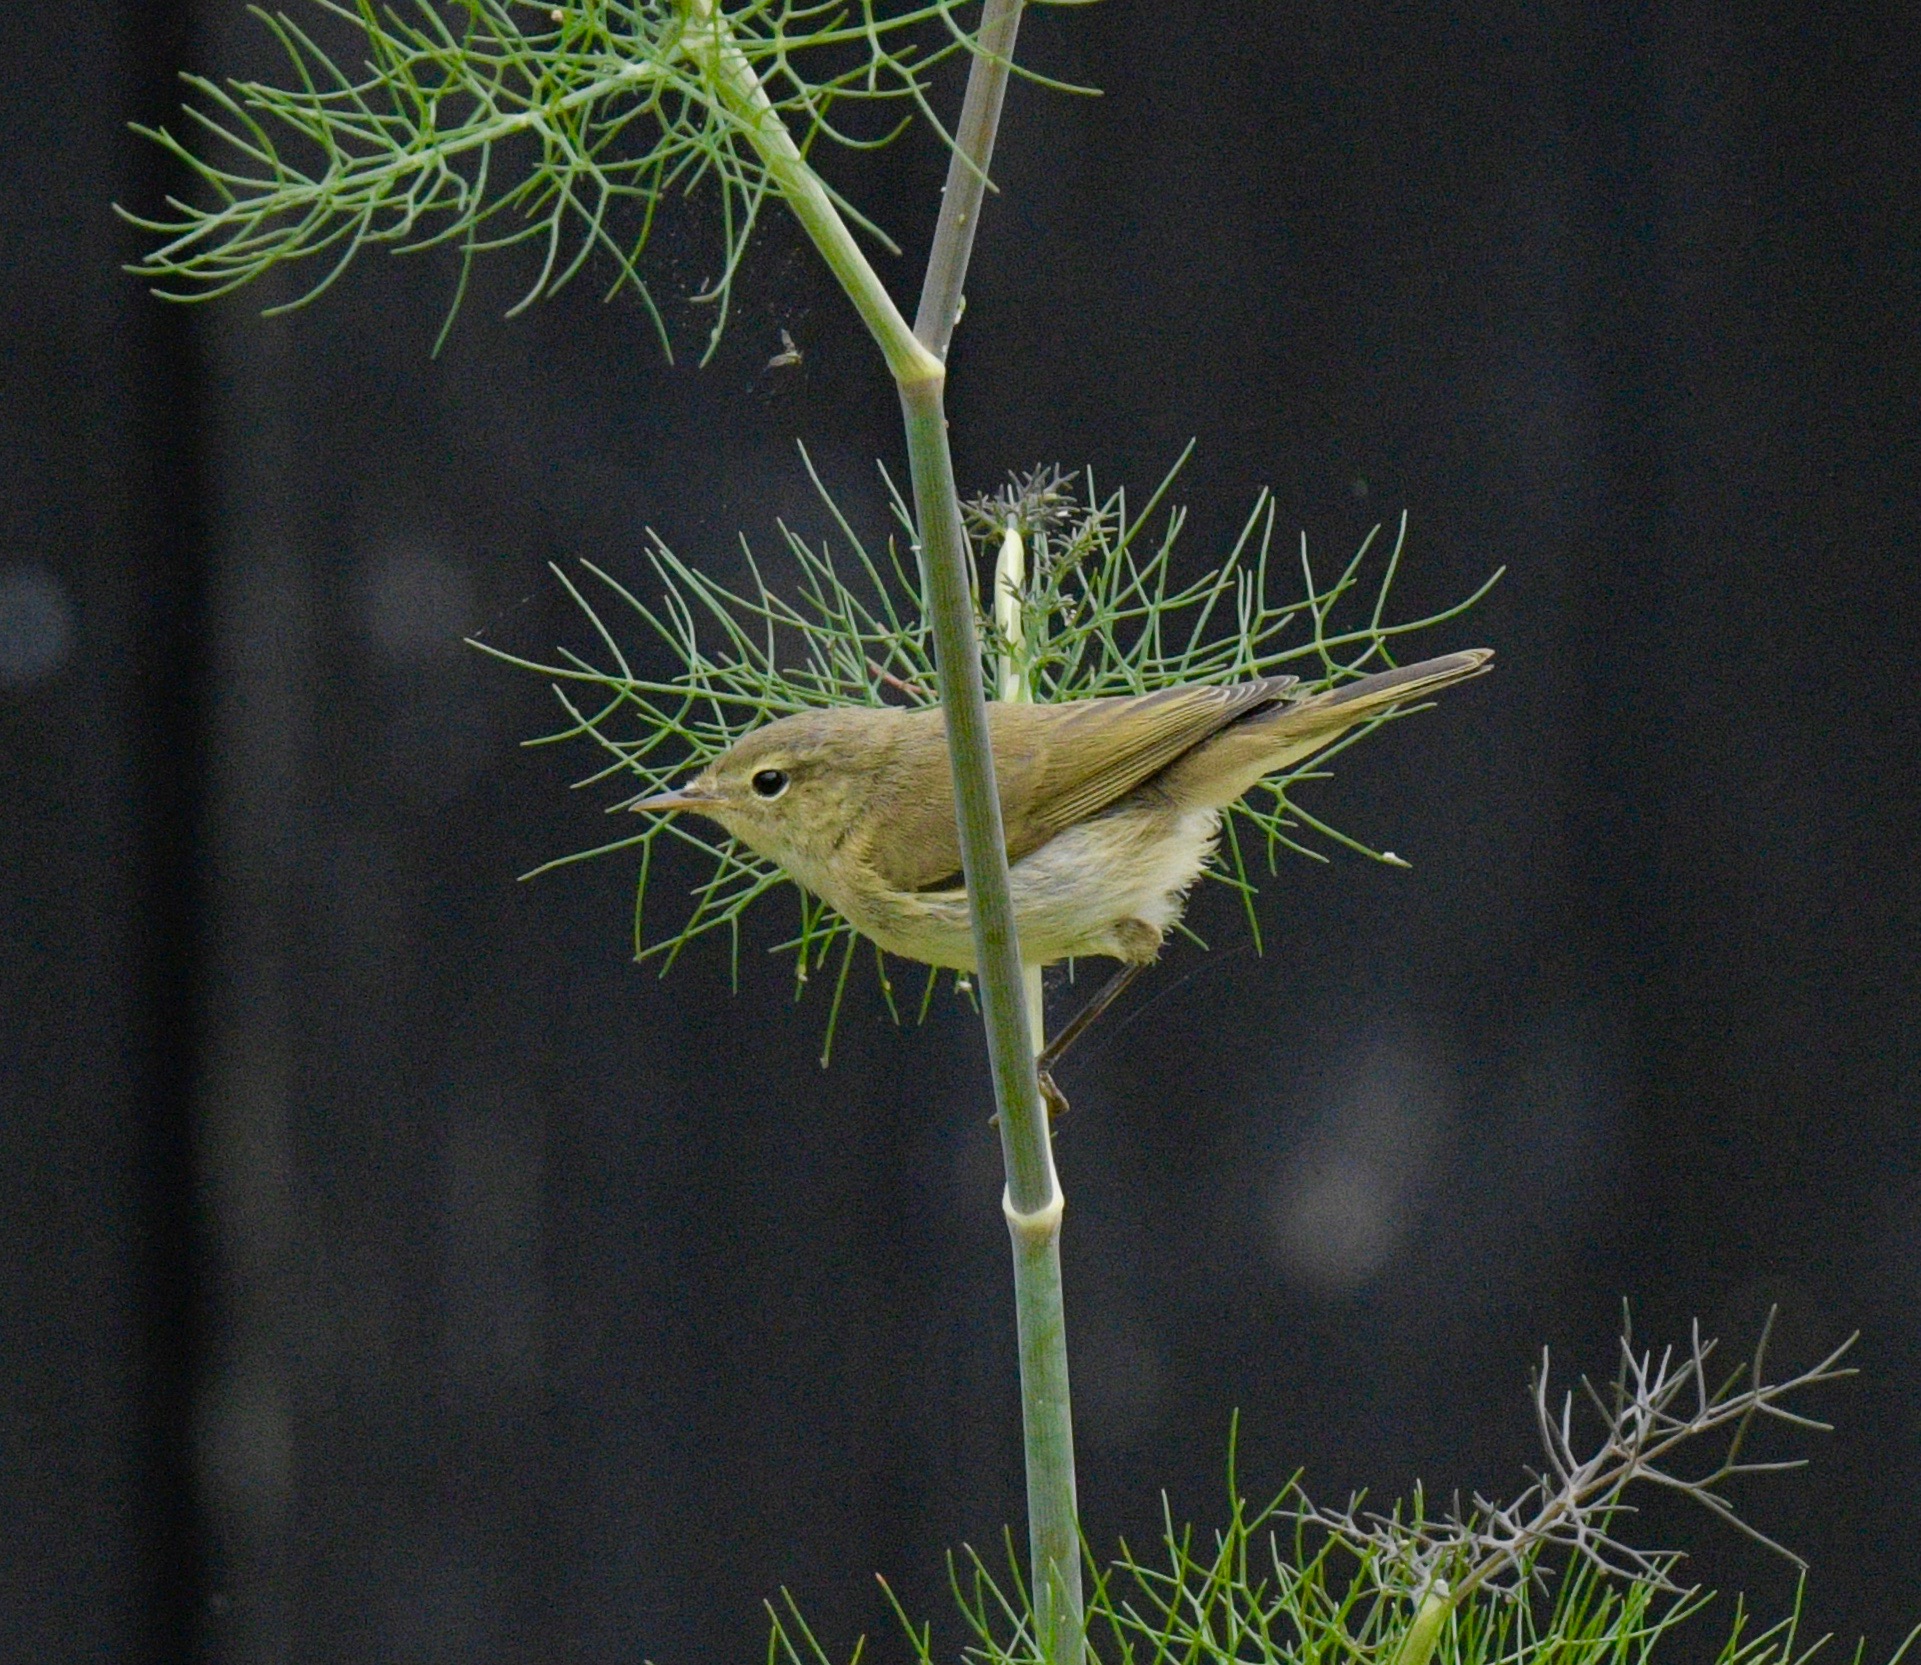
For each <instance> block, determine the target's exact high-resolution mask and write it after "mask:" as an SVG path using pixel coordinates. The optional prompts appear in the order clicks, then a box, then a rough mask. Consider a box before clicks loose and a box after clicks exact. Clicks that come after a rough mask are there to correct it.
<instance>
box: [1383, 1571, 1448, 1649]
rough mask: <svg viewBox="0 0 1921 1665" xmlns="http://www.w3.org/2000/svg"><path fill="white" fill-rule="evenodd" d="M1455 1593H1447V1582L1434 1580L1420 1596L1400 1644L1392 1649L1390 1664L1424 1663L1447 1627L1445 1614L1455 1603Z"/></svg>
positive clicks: (1446, 1615) (1446, 1614)
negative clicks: (1410, 1622) (1440, 1582)
mask: <svg viewBox="0 0 1921 1665" xmlns="http://www.w3.org/2000/svg"><path fill="white" fill-rule="evenodd" d="M1459 1603H1460V1597H1459V1596H1458V1595H1456V1596H1453V1597H1450V1596H1449V1594H1448V1590H1447V1586H1446V1585H1444V1584H1437V1585H1435V1586H1434V1587H1433V1588H1432V1589H1430V1590H1428V1591H1427V1593H1426V1594H1425V1595H1423V1596H1422V1597H1421V1605H1420V1608H1419V1610H1418V1611H1417V1612H1416V1613H1415V1615H1414V1622H1413V1623H1412V1624H1411V1625H1409V1626H1408V1627H1407V1633H1406V1635H1404V1636H1403V1637H1402V1638H1401V1645H1400V1646H1399V1647H1398V1648H1396V1649H1395V1651H1394V1661H1393V1665H1428V1661H1429V1660H1430V1659H1432V1658H1433V1657H1434V1649H1435V1647H1436V1646H1437V1645H1438V1644H1439V1642H1440V1640H1441V1633H1442V1631H1443V1630H1445V1629H1446V1627H1447V1619H1448V1615H1449V1614H1450V1613H1452V1612H1453V1611H1454V1609H1455V1608H1456V1607H1457V1606H1458V1605H1459Z"/></svg>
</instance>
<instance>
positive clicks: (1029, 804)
mask: <svg viewBox="0 0 1921 1665" xmlns="http://www.w3.org/2000/svg"><path fill="white" fill-rule="evenodd" d="M1492 657H1493V655H1492V654H1491V653H1490V652H1488V651H1487V650H1486V649H1475V650H1472V651H1470V652H1466V653H1453V654H1448V655H1446V656H1445V657H1443V658H1439V659H1429V660H1426V661H1424V662H1423V663H1421V664H1418V665H1408V666H1404V667H1402V668H1401V669H1398V670H1392V671H1383V672H1380V673H1379V674H1377V675H1374V676H1367V677H1362V678H1360V679H1359V680H1358V681H1355V682H1350V683H1347V684H1346V685H1344V686H1342V687H1340V688H1336V689H1333V690H1331V691H1329V692H1327V693H1323V694H1316V695H1313V696H1311V697H1309V698H1306V699H1298V698H1294V697H1292V694H1291V690H1292V689H1293V688H1294V687H1295V685H1296V679H1295V678H1293V677H1264V678H1260V679H1258V680H1255V681H1250V682H1237V683H1231V684H1227V685H1225V686H1216V685H1212V684H1187V685H1183V686H1181V687H1177V688H1167V689H1163V690H1161V691H1160V692H1158V693H1153V694H1141V695H1137V696H1134V697H1131V698H1116V699H1093V700H1077V701H1070V702H1067V703H1063V704H1059V705H1021V704H1010V703H1005V702H998V701H997V702H995V703H993V704H991V705H989V706H988V708H987V716H988V731H989V734H990V735H991V737H992V741H993V747H994V771H995V775H996V778H997V780H998V782H999V787H1000V800H1001V818H1002V821H1003V823H1004V826H1005V831H1006V837H1007V860H1008V869H1009V880H1010V883H1011V885H1012V888H1013V895H1014V916H1015V921H1016V923H1017V925H1018V927H1019V930H1020V939H1021V957H1022V959H1023V960H1024V961H1026V963H1028V964H1029V965H1049V964H1052V963H1053V962H1054V961H1056V960H1061V959H1066V958H1068V957H1069V956H1081V957H1085V956H1091V955H1107V956H1111V957H1112V958H1114V959H1118V960H1123V961H1126V962H1128V963H1130V964H1141V963H1144V962H1145V961H1148V960H1151V959H1153V958H1154V956H1155V955H1156V954H1157V953H1158V952H1159V951H1160V946H1161V940H1162V938H1163V937H1164V936H1165V934H1166V932H1167V929H1168V927H1169V926H1170V925H1172V924H1173V922H1174V921H1175V920H1176V919H1178V918H1179V917H1180V912H1181V907H1182V904H1183V902H1184V901H1185V899H1186V895H1187V891H1188V888H1189V887H1190V886H1191V885H1192V884H1193V882H1194V880H1195V879H1196V878H1198V877H1199V876H1200V871H1201V868H1202V866H1203V865H1204V864H1205V862H1206V860H1207V857H1208V855H1209V853H1210V852H1211V851H1212V849H1213V847H1214V839H1215V836H1216V834H1217V833H1218V832H1219V830H1220V820H1221V812H1222V811H1223V810H1224V809H1225V808H1226V807H1227V806H1228V805H1229V804H1231V803H1233V802H1234V801H1235V800H1236V799H1238V798H1239V797H1241V795H1242V794H1243V793H1245V792H1247V791H1248V790H1249V789H1250V788H1251V787H1253V786H1254V785H1255V784H1256V783H1257V782H1258V781H1260V780H1262V779H1264V778H1266V777H1267V776H1270V775H1275V774H1279V773H1280V772H1282V771H1283V770H1286V769H1290V768H1292V767H1293V766H1294V765H1295V764H1297V763H1299V762H1301V761H1302V760H1304V759H1305V758H1308V757H1311V756H1312V755H1313V754H1314V753H1315V752H1317V751H1319V750H1321V749H1322V748H1323V747H1324V746H1328V745H1331V744H1332V743H1333V742H1334V741H1335V740H1338V739H1339V738H1340V737H1341V736H1342V735H1343V734H1345V733H1346V732H1347V731H1348V730H1349V729H1351V728H1353V727H1355V725H1357V724H1359V723H1363V722H1366V721H1367V720H1368V719H1369V718H1371V717H1375V716H1378V715H1380V713H1381V712H1383V711H1385V710H1387V709H1388V708H1389V707H1390V706H1394V705H1400V704H1405V703H1406V702H1408V701H1410V700H1417V699H1422V698H1425V697H1426V696H1427V695H1429V694H1432V693H1435V692H1437V691H1438V690H1439V689H1442V688H1445V687H1447V686H1448V685H1449V684H1450V683H1454V682H1460V681H1462V680H1464V679H1465V678H1467V677H1470V676H1474V675H1477V674H1478V673H1479V672H1481V671H1482V670H1484V669H1485V668H1486V666H1487V663H1488V661H1489V660H1490V659H1491V658H1492ZM633 807H634V808H635V809H637V810H652V811H670V810H692V811H695V812H697V813H699V814H702V815H705V816H708V817H709V818H710V819H712V820H715V821H718V822H719V823H720V824H721V825H722V826H723V827H725V828H726V829H727V831H728V832H730V833H732V834H733V835H734V836H735V837H736V838H738V839H739V840H740V841H741V842H742V843H743V844H746V845H747V846H748V847H749V848H751V849H753V850H755V851H757V852H758V853H759V854H761V855H763V856H766V857H767V858H768V859H769V860H771V861H774V862H777V863H778V864H779V865H780V866H781V867H782V868H784V869H785V870H786V872H787V873H788V875H789V876H790V877H791V878H793V879H794V880H795V881H796V882H798V883H799V884H801V885H802V886H804V887H805V888H806V889H808V890H811V891H813V892H814V893H815V894H816V895H817V896H820V897H821V898H823V899H824V900H825V901H827V902H828V903H829V904H831V905H832V906H833V907H834V908H836V909H837V910H838V911H839V912H840V913H841V914H843V915H844V916H845V917H846V918H847V920H848V921H849V922H850V923H851V924H853V925H854V927H855V928H856V929H858V930H860V931H862V932H864V933H865V934H866V935H867V936H869V937H871V938H873V940H874V941H875V942H877V943H879V944H880V946H881V947H882V948H884V949H886V950H887V952H889V953H890V954H898V955H900V956H902V957H903V958H906V959H910V960H920V961H922V962H924V963H926V964H928V965H937V966H949V967H952V968H954V969H956V970H972V969H973V965H974V939H973V932H972V928H971V924H970V921H969V918H968V911H967V893H966V891H965V890H964V889H962V888H961V877H960V868H961V859H960V840H959V835H958V833H957V831H956V826H955V815H954V787H953V780H952V776H951V775H950V773H949V765H948V757H947V729H946V722H945V719H944V717H943V716H942V713H941V711H940V709H939V708H938V707H930V708H928V709H925V710H919V711H902V710H896V709H893V708H891V707H883V706H844V707H840V708H837V709H834V710H827V711H808V712H803V713H801V714H799V715H798V716H793V717H783V718H781V719H780V720H779V721H777V722H772V723H769V724H767V725H766V726H765V727H764V728H758V729H756V730H754V732H753V733H751V734H749V735H747V736H746V737H745V738H744V739H742V740H740V741H739V742H738V743H737V744H736V745H734V746H733V747H732V749H730V750H729V751H727V752H725V753H723V754H722V755H721V756H720V757H717V758H716V759H715V760H714V761H713V762H712V763H711V764H709V765H708V766H707V768H705V769H704V770H702V771H701V773H700V774H699V775H698V776H697V777H695V779H693V780H692V781H690V782H688V784H687V785H686V786H684V787H682V788H681V789H679V790H678V791H675V792H667V793H662V794H660V795H658V796H656V797H652V798H645V799H642V800H641V801H640V802H638V803H636V804H635V805H634V806H633Z"/></svg>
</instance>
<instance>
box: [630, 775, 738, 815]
mask: <svg viewBox="0 0 1921 1665" xmlns="http://www.w3.org/2000/svg"><path fill="white" fill-rule="evenodd" d="M719 802H720V794H719V793H718V792H713V791H709V790H707V789H706V788H703V787H702V786H701V784H700V783H699V782H698V781H689V782H688V783H687V785H685V786H677V787H675V788H674V789H673V791H671V792H656V793H655V794H654V795H653V796H652V797H651V798H637V799H636V800H635V801H634V802H633V803H631V804H629V805H628V806H627V807H628V808H629V809H630V810H632V811H634V812H635V813H636V814H639V813H640V812H641V811H643V810H645V811H651V812H652V813H654V814H656V815H670V814H672V813H673V812H674V811H675V810H677V809H692V810H703V809H710V808H712V807H713V806H714V805H715V804H717V803H719Z"/></svg>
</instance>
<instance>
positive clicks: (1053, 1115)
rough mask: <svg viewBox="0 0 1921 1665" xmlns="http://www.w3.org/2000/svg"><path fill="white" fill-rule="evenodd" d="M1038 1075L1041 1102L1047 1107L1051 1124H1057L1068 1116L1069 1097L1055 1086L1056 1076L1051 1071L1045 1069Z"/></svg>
mask: <svg viewBox="0 0 1921 1665" xmlns="http://www.w3.org/2000/svg"><path fill="white" fill-rule="evenodd" d="M1038 1073H1039V1077H1040V1084H1041V1102H1042V1103H1043V1104H1045V1105H1046V1106H1047V1119H1048V1121H1049V1122H1050V1123H1051V1122H1057V1121H1059V1120H1060V1119H1061V1117H1063V1116H1064V1115H1066V1114H1067V1095H1066V1094H1065V1093H1064V1092H1062V1091H1061V1090H1060V1088H1059V1087H1057V1086H1056V1085H1055V1084H1054V1075H1053V1072H1052V1071H1051V1070H1048V1069H1045V1068H1043V1069H1041V1070H1040V1071H1039V1072H1038Z"/></svg>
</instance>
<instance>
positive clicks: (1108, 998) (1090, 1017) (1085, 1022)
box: [1034, 960, 1148, 1121]
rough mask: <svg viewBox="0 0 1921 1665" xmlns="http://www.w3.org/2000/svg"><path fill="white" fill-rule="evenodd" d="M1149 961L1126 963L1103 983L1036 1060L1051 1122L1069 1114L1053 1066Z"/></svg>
mask: <svg viewBox="0 0 1921 1665" xmlns="http://www.w3.org/2000/svg"><path fill="white" fill-rule="evenodd" d="M1147 963H1148V962H1146V961H1144V960H1142V961H1136V962H1134V963H1133V964H1128V965H1123V966H1122V967H1121V968H1120V970H1119V971H1117V972H1115V973H1114V975H1113V976H1112V977H1110V978H1108V980H1107V981H1106V982H1105V983H1103V984H1102V985H1101V987H1100V989H1099V990H1098V991H1097V992H1096V993H1095V995H1094V998H1093V999H1092V1000H1090V1001H1088V1003H1087V1004H1086V1005H1085V1006H1083V1007H1082V1008H1081V1009H1080V1010H1079V1011H1078V1012H1076V1013H1075V1014H1074V1015H1073V1017H1071V1018H1070V1019H1068V1022H1067V1027H1066V1028H1065V1029H1063V1030H1062V1031H1061V1032H1060V1033H1059V1034H1058V1035H1056V1036H1055V1037H1054V1038H1053V1039H1052V1040H1051V1041H1049V1042H1048V1043H1047V1045H1046V1047H1045V1048H1044V1049H1043V1050H1042V1051H1041V1053H1040V1055H1039V1056H1038V1057H1037V1058H1036V1059H1035V1060H1034V1068H1035V1069H1036V1070H1037V1071H1038V1072H1039V1075H1040V1082H1041V1097H1042V1098H1043V1099H1045V1100H1046V1101H1047V1115H1048V1119H1049V1120H1050V1121H1051V1120H1052V1119H1053V1118H1054V1117H1056V1116H1064V1115H1066V1114H1067V1095H1066V1094H1065V1093H1063V1092H1062V1091H1061V1090H1060V1088H1059V1087H1057V1086H1055V1085H1054V1066H1055V1065H1056V1064H1058V1063H1059V1062H1060V1061H1061V1056H1062V1054H1063V1053H1065V1052H1066V1051H1067V1049H1068V1048H1069V1047H1070V1046H1072V1045H1073V1044H1074V1043H1075V1042H1076V1041H1078V1040H1079V1039H1080V1038H1081V1036H1083V1035H1085V1034H1086V1033H1087V1031H1088V1030H1089V1029H1091V1028H1092V1027H1093V1025H1094V1020H1095V1019H1096V1018H1097V1017H1099V1016H1100V1015H1101V1013H1102V1012H1104V1011H1106V1010H1107V1008H1108V1007H1109V1006H1111V1005H1113V1004H1114V1002H1115V1000H1116V999H1118V998H1119V996H1120V993H1121V991H1122V990H1123V989H1125V988H1126V987H1127V985H1128V984H1129V983H1131V982H1133V981H1134V979H1135V978H1136V977H1138V976H1140V974H1141V971H1142V969H1143V968H1144V967H1145V966H1146V964H1147Z"/></svg>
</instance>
